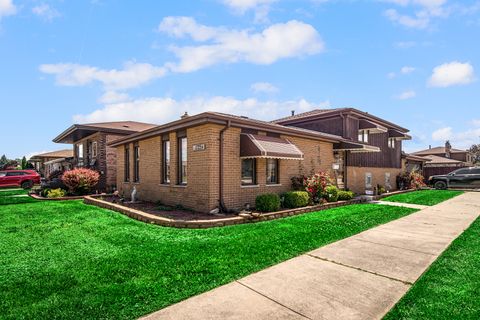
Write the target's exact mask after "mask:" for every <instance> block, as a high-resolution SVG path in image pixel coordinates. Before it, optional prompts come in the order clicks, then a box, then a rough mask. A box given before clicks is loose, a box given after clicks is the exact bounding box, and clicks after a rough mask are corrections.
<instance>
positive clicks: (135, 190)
mask: <svg viewBox="0 0 480 320" xmlns="http://www.w3.org/2000/svg"><path fill="white" fill-rule="evenodd" d="M136 197H137V187H136V186H133V190H132V198H131V201H132V203H134V202H135V201H136Z"/></svg>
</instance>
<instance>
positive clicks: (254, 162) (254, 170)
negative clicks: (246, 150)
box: [240, 158, 257, 186]
mask: <svg viewBox="0 0 480 320" xmlns="http://www.w3.org/2000/svg"><path fill="white" fill-rule="evenodd" d="M244 161H252V182H249V183H244V182H243V180H244V179H243V178H244V177H245V176H244V175H243V172H244V171H243V163H244ZM240 166H241V171H240V184H241V185H242V186H254V185H256V184H257V159H255V158H248V159H241V164H240Z"/></svg>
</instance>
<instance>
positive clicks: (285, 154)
mask: <svg viewBox="0 0 480 320" xmlns="http://www.w3.org/2000/svg"><path fill="white" fill-rule="evenodd" d="M303 157H304V155H303V152H302V151H301V150H300V149H299V148H298V147H297V146H296V145H294V144H293V143H291V142H290V141H288V140H287V139H282V138H277V137H269V136H263V135H254V134H244V133H242V134H241V135H240V158H242V159H251V158H270V159H288V160H303Z"/></svg>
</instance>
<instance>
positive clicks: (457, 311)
mask: <svg viewBox="0 0 480 320" xmlns="http://www.w3.org/2000/svg"><path fill="white" fill-rule="evenodd" d="M385 319H386V320H394V319H395V320H396V319H472V320H473V319H475V320H478V319H480V219H477V220H476V221H475V222H474V223H473V224H472V225H471V226H470V228H469V229H467V230H466V231H465V232H464V233H463V234H462V235H461V236H460V237H458V238H457V239H456V240H455V241H454V242H453V243H452V244H451V245H450V247H449V248H448V249H447V250H446V251H445V252H444V253H443V254H442V255H441V256H440V257H439V258H438V259H437V261H435V262H434V263H433V264H432V265H431V266H430V268H429V270H428V271H427V272H426V273H425V274H424V275H423V276H422V277H421V278H420V279H419V280H418V281H417V282H416V283H415V285H414V286H413V287H412V288H411V289H410V291H409V292H408V293H407V294H406V295H405V296H404V297H403V298H402V299H401V300H400V301H399V302H398V303H397V305H396V306H395V307H394V308H393V309H392V310H391V311H390V313H388V314H387V316H386V317H385Z"/></svg>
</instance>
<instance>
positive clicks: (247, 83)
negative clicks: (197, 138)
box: [0, 0, 480, 157]
mask: <svg viewBox="0 0 480 320" xmlns="http://www.w3.org/2000/svg"><path fill="white" fill-rule="evenodd" d="M479 39H480V1H477V0H475V1H473V0H472V1H467V0H466V1H453V0H450V1H447V0H384V1H380V0H379V1H374V0H371V1H367V0H365V1H362V0H357V1H354V0H350V1H348V0H345V1H342V0H336V1H334V0H331V1H328V0H305V1H301V0H276V1H275V0H195V1H193V0H191V1H142V2H136V1H109V0H97V1H34V0H31V1H20V0H0V81H1V86H0V99H1V102H0V103H1V106H2V107H1V110H2V111H3V112H2V121H1V125H0V133H1V135H2V137H3V139H1V141H0V154H3V153H5V154H7V156H9V157H18V156H22V155H29V154H32V153H37V152H42V151H51V150H56V149H61V148H64V147H68V146H65V145H58V144H54V143H53V142H51V140H52V139H53V138H54V137H55V136H56V135H57V134H59V133H60V132H61V131H63V130H64V129H66V128H67V127H68V126H70V125H71V124H72V123H79V122H80V123H81V122H101V121H113V120H138V121H145V122H152V123H159V124H160V123H164V122H167V121H171V120H174V119H177V118H178V117H179V116H180V115H181V114H182V113H183V112H185V111H188V112H189V113H190V114H195V113H199V112H202V111H206V110H215V111H223V112H228V113H235V114H241V115H246V116H250V117H255V118H259V119H264V120H270V119H275V118H278V117H282V116H286V115H288V114H289V113H290V110H292V109H294V110H296V112H297V113H298V112H302V111H307V110H310V109H314V108H334V107H355V108H358V109H361V110H364V111H367V112H369V113H372V114H375V115H377V116H380V117H383V118H385V119H387V120H390V121H393V122H396V123H398V124H400V125H402V126H404V127H407V128H409V129H410V130H411V132H412V134H413V137H414V139H413V141H410V142H408V143H406V150H407V151H413V150H416V149H419V148H424V147H427V146H428V145H429V144H431V145H440V144H443V142H444V140H445V139H451V140H452V143H453V145H454V147H459V148H465V147H467V146H468V145H470V144H471V143H480V103H479V101H480V83H479V80H478V77H479V74H480V41H479Z"/></svg>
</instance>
